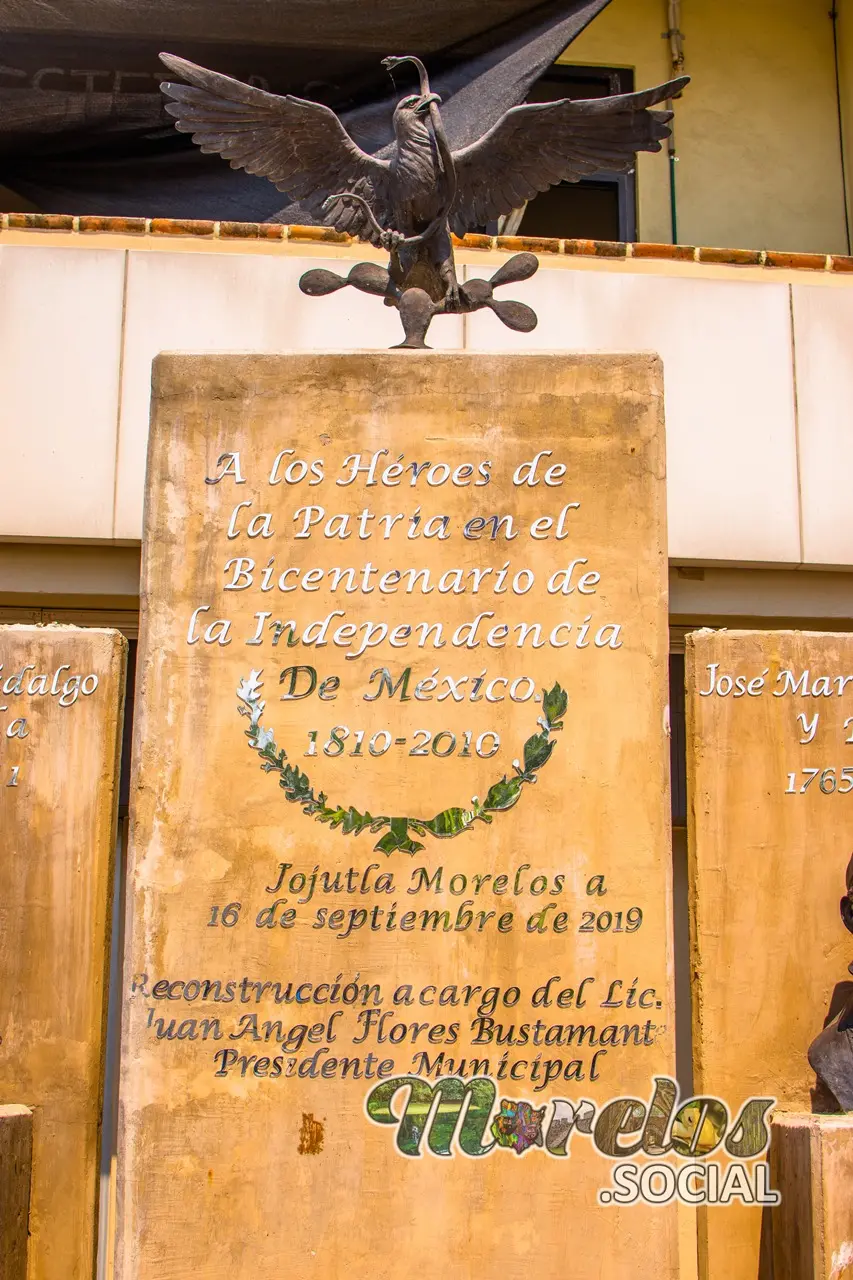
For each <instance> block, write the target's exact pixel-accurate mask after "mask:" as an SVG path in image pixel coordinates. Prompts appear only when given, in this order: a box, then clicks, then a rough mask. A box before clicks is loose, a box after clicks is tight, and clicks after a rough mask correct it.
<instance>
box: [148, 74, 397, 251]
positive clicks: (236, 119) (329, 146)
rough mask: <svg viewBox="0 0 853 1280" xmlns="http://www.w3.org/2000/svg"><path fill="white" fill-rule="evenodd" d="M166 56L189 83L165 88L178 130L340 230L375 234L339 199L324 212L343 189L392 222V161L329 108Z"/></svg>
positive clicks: (353, 208) (380, 218) (371, 236)
mask: <svg viewBox="0 0 853 1280" xmlns="http://www.w3.org/2000/svg"><path fill="white" fill-rule="evenodd" d="M160 59H161V61H162V62H163V63H165V65H166V66H167V67H168V68H169V70H170V71H172V72H173V73H174V74H175V75H178V76H181V78H182V79H183V80H186V81H188V83H187V84H173V83H171V82H166V83H164V84H162V85H161V86H160V87H161V89H162V90H163V92H164V93H165V94H166V96H167V97H168V98H170V99H171V101H170V102H168V103H167V104H166V110H167V111H168V112H169V114H170V115H171V116H174V118H175V127H176V129H178V130H179V131H180V132H181V133H191V134H192V138H193V142H195V143H196V144H197V146H199V147H200V148H201V150H202V151H204V152H207V153H210V152H216V153H218V154H219V155H221V156H223V157H224V159H226V160H228V161H230V163H231V167H232V169H245V170H246V171H247V173H254V174H258V175H260V176H261V177H263V178H268V179H269V180H270V182H272V183H274V184H275V186H276V187H278V189H279V191H286V192H287V194H288V195H289V196H290V197H291V199H293V200H298V201H301V202H302V204H303V205H305V206H306V208H308V209H309V210H310V211H311V213H312V214H315V215H316V216H317V217H318V220H321V221H324V222H327V223H329V224H330V225H332V226H334V227H336V228H337V230H339V231H349V232H351V233H352V234H353V235H360V236H362V237H363V238H364V239H375V232H374V231H373V230H372V228H371V227H370V224H369V223H368V221H367V219H366V217H365V215H364V212H363V210H361V209H359V208H358V207H357V206H355V205H353V206H350V205H349V204H347V203H345V202H343V201H338V203H337V204H336V205H335V206H333V208H332V209H331V210H330V211H329V212H328V213H327V214H325V215H324V216H323V215H322V209H323V202H324V201H325V200H326V199H327V198H328V196H330V195H333V194H335V193H336V192H338V191H352V192H355V193H357V194H358V195H361V196H362V197H364V199H366V200H367V202H368V204H369V205H370V207H371V208H372V209H373V212H374V214H375V216H376V218H377V219H378V221H379V222H380V223H381V225H382V226H390V225H391V224H392V221H393V215H392V209H393V200H392V178H391V167H390V164H389V162H388V161H387V160H380V159H377V158H376V157H375V156H370V155H368V154H367V153H366V152H365V151H362V150H361V148H360V147H359V146H357V145H356V143H355V142H353V140H352V138H351V137H350V136H349V134H348V133H347V131H346V129H345V128H344V126H343V125H342V124H341V122H340V120H339V119H338V117H337V116H336V115H335V113H334V111H332V110H330V109H329V107H325V106H323V105H322V104H321V103H319V102H309V101H307V100H306V99H304V98H294V97H292V96H290V95H288V96H287V97H280V96H279V95H278V94H274V93H266V92H265V91H264V90H263V89H256V88H254V87H253V86H252V85H247V84H242V83H241V82H240V81H239V80H232V79H231V77H230V76H223V75H220V74H219V73H218V72H216V71H208V70H207V69H206V68H205V67H198V66H196V65H195V63H193V62H187V61H186V60H185V59H184V58H176V57H175V56H174V55H173V54H169V53H161V55H160Z"/></svg>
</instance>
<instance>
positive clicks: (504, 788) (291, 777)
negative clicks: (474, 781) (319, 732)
mask: <svg viewBox="0 0 853 1280" xmlns="http://www.w3.org/2000/svg"><path fill="white" fill-rule="evenodd" d="M262 674H263V673H262V672H261V671H252V672H251V673H250V675H249V676H248V677H247V679H245V680H241V681H240V684H239V686H238V688H237V698H238V702H239V705H238V707H237V710H238V712H239V714H240V715H241V716H246V717H248V719H249V728H248V729H247V730H246V731H245V734H246V737H247V738H248V741H249V746H250V747H251V749H252V750H253V751H257V753H258V755H259V757H260V760H261V768H262V769H263V771H264V772H265V773H277V774H278V775H279V785H280V787H281V788H282V790H283V791H284V795H285V799H286V800H288V801H290V802H291V803H292V804H298V805H300V807H301V808H302V812H303V813H304V814H305V815H306V816H307V817H313V818H315V819H316V820H317V821H318V822H323V823H325V824H326V825H327V826H328V827H329V828H330V829H331V830H333V831H340V832H341V834H342V835H345V836H350V835H354V836H359V835H361V833H362V832H363V831H370V832H372V833H373V834H374V835H378V834H379V832H382V831H384V832H385V834H384V835H382V836H381V837H380V839H379V840H378V841H377V842H376V844H375V845H374V848H375V850H376V852H377V853H384V854H388V855H390V854H392V853H407V854H409V855H410V856H412V855H413V854H416V853H419V852H420V851H421V850H422V849H423V848H424V845H422V844H421V843H420V842H419V841H417V840H413V839H412V836H411V834H410V833H411V832H414V833H415V834H416V835H419V836H423V835H426V834H427V833H428V834H430V835H432V836H435V837H436V838H437V839H439V840H451V839H453V838H455V837H456V836H458V835H461V834H462V832H463V831H469V830H470V829H471V827H473V825H474V823H475V822H484V823H491V822H492V820H493V819H492V816H491V815H492V814H493V813H504V812H506V811H507V810H508V809H512V808H513V806H514V805H516V804H518V801H519V800H520V799H521V795H522V791H523V789H524V787H525V785H527V784H529V783H531V782H535V781H536V774H537V771H538V770H539V769H541V768H542V767H543V765H545V764H547V763H548V761H549V760H550V759H551V755H552V754H553V751H554V747H555V746H556V743H555V742H554V740H553V738H552V737H551V735H552V734H553V733H555V732H557V731H559V730H560V729H562V728H563V717H564V716H565V714H566V711H567V709H568V705H569V699H568V695H567V693H566V692H565V690H564V689H563V688H561V686H560V684H559V683H557V684H555V685H554V687H553V688H552V689H550V690H547V691H545V690H543V695H542V708H543V716H542V718H541V719H540V720H539V724H540V725H541V731H540V732H539V733H536V734H534V735H533V736H532V737H530V738H528V739H527V741H526V742H525V744H524V752H523V755H524V769H523V770H522V769H521V768H519V766H518V761H516V762H515V764H516V774H515V776H514V777H512V778H508V777H506V775H504V777H503V778H501V779H500V781H498V782H495V783H493V784H492V786H491V787H490V788H489V790H488V792H487V794H486V798H485V800H484V801H483V803H482V804H480V803H479V801H478V800H477V798H476V796H475V797H474V800H473V801H472V804H473V808H471V809H465V808H462V807H461V806H459V807H451V808H447V809H443V810H442V811H441V812H440V813H437V814H436V815H435V817H433V818H420V817H407V818H392V817H386V816H385V815H383V814H377V815H376V816H374V815H373V814H371V813H369V812H368V811H367V810H365V812H364V813H361V812H360V811H359V810H358V809H356V808H355V807H354V806H353V805H349V806H344V805H334V804H333V805H330V804H327V803H326V796H325V795H324V793H323V792H322V791H321V792H319V794H317V795H315V793H314V790H313V788H312V786H311V782H310V779H309V777H308V775H307V774H306V773H303V772H302V770H301V769H299V767H298V766H297V765H292V764H288V763H287V753H286V752H285V751H284V750H282V749H281V748H280V747H278V745H277V744H276V742H275V735H274V733H273V731H272V729H267V728H262V727H261V718H262V716H263V712H264V709H265V706H266V703H265V702H264V701H263V700H262V698H261V689H262V688H263V683H262V681H261V678H260V677H261V675H262ZM386 828H387V830H386Z"/></svg>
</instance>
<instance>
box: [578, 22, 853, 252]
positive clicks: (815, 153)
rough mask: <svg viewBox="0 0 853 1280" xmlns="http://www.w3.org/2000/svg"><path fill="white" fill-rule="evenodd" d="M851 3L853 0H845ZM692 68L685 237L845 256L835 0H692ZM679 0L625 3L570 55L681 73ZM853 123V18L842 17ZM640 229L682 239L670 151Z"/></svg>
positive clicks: (652, 72) (654, 173)
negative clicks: (675, 217) (674, 58)
mask: <svg viewBox="0 0 853 1280" xmlns="http://www.w3.org/2000/svg"><path fill="white" fill-rule="evenodd" d="M840 4H841V7H842V9H843V10H849V9H850V8H851V7H853V0H840ZM681 8H682V17H681V28H682V31H683V32H684V35H685V56H686V70H687V72H688V73H689V74H690V75H691V76H692V77H693V83H692V84H691V86H690V88H689V89H688V91H687V93H686V94H685V96H684V98H683V100H682V101H681V102H680V103H679V105H678V113H677V140H678V151H679V157H680V159H679V164H678V170H677V183H678V214H679V240H680V241H681V242H682V243H684V244H717V245H730V246H737V247H738V248H755V249H783V250H792V251H805V252H809V251H811V252H817V253H846V252H847V240H846V234H845V226H844V201H843V189H842V180H841V158H840V148H839V139H838V119H837V103H836V96H835V75H834V64H833V51H832V23H831V21H830V19H829V16H828V9H829V5H828V4H825V3H823V2H822V0H746V2H745V0H682V6H681ZM667 25H668V22H667V5H666V0H612V4H611V5H610V7H609V9H608V10H606V11H605V12H604V13H603V14H602V15H601V17H600V18H599V19H597V21H596V22H595V23H593V25H592V26H591V27H590V28H589V29H588V30H587V31H586V32H585V33H584V35H582V36H581V37H580V39H579V40H577V41H576V42H575V44H574V45H572V47H571V50H570V51H569V54H568V56H567V58H566V61H570V62H572V63H586V64H598V65H609V66H629V67H633V68H634V69H635V72H636V82H637V87H638V88H643V87H646V86H648V85H651V84H656V83H658V82H660V81H662V80H665V79H666V78H667V77H668V75H669V73H670V60H669V45H668V42H667V41H666V40H665V39H663V38H662V34H663V32H665V31H666V29H667ZM842 27H843V28H845V39H846V46H847V48H846V52H847V57H848V59H849V66H850V69H851V75H850V76H849V78H848V82H847V83H848V86H849V88H848V95H847V96H848V109H849V113H850V118H851V128H853V16H851V15H850V14H849V13H847V14H846V21H845V16H844V15H842ZM638 186H639V238H640V239H642V240H660V241H669V240H670V239H671V234H670V209H669V167H668V160H667V157H666V155H665V154H662V155H660V156H652V157H642V158H641V160H640V164H639V169H638Z"/></svg>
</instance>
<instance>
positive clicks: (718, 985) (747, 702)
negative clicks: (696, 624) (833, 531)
mask: <svg viewBox="0 0 853 1280" xmlns="http://www.w3.org/2000/svg"><path fill="white" fill-rule="evenodd" d="M715 664H716V666H715ZM712 668H714V674H715V677H716V680H717V684H716V686H715V688H716V689H718V690H719V689H722V690H730V692H727V693H721V692H713V693H712V692H710V690H711V688H712V683H711V681H712V675H711V669H712ZM785 671H791V672H792V673H793V677H792V678H793V682H794V685H795V686H797V688H796V689H792V687H791V682H790V681H789V680H788V679H787V678H786V677H785V675H784V672H785ZM803 673H807V679H806V685H805V686H804V685H803V684H802V677H803ZM849 675H853V636H850V635H831V634H807V633H803V632H734V631H732V632H709V631H708V632H697V633H695V634H694V635H692V636H688V638H687V716H688V725H687V768H688V798H689V816H688V823H689V833H688V843H689V851H690V865H691V912H692V920H691V927H692V947H693V977H694V1005H693V1010H694V1067H695V1077H696V1091H697V1093H701V1094H708V1093H710V1094H712V1095H713V1096H715V1097H719V1098H723V1099H725V1101H726V1102H727V1104H728V1105H729V1107H730V1108H731V1109H736V1108H739V1107H740V1105H741V1103H742V1102H743V1101H744V1099H745V1098H747V1097H749V1096H758V1097H775V1098H777V1099H778V1103H779V1108H780V1110H786V1111H791V1110H803V1109H809V1108H810V1106H811V1090H812V1088H813V1086H814V1084H815V1077H814V1073H813V1072H812V1071H811V1069H810V1067H809V1064H808V1060H807V1057H806V1054H807V1052H808V1048H809V1045H810V1043H811V1041H812V1040H813V1039H814V1038H815V1036H816V1035H817V1034H818V1032H819V1031H820V1030H821V1028H822V1027H823V1023H824V1019H825V1017H826V1015H827V1012H828V1009H829V1005H830V1000H831V998H832V994H833V990H834V988H835V986H836V984H838V983H842V982H844V981H845V980H849V979H848V974H847V966H848V964H849V963H850V960H851V959H853V947H851V938H850V935H849V934H847V933H846V932H845V930H844V926H843V924H842V922H841V919H840V916H839V910H838V903H839V900H840V898H841V896H842V893H843V891H844V875H845V870H846V867H847V863H848V861H849V858H850V850H851V814H853V746H851V744H850V742H849V739H850V738H851V736H853V734H851V730H853V720H851V717H853V680H851V681H848V682H847V683H846V684H845V685H844V687H843V689H842V691H841V692H840V693H839V683H838V682H839V678H840V679H841V681H842V682H843V681H844V678H845V677H846V676H849ZM739 679H740V680H741V681H742V684H741V686H740V687H739V686H738V680H739ZM729 680H731V681H732V684H731V685H729ZM720 681H722V685H721V684H720V683H719V682H720ZM750 682H753V683H752V688H751V691H750ZM806 687H807V688H808V693H807V694H806V693H804V692H801V690H803V689H804V688H806ZM827 691H828V692H827ZM706 694H707V695H708V696H705V695H706ZM777 695H778V696H777ZM815 716H817V720H815V719H814V717H815ZM812 729H813V733H812ZM806 738H811V740H810V741H808V742H807V741H804V739H806ZM845 768H847V769H848V771H849V773H848V775H847V777H846V778H845V775H844V774H843V773H842V770H844V769H845ZM813 770H815V771H817V772H816V773H815V774H812V772H811V771H813ZM792 774H793V782H792V779H791V775H792ZM809 779H811V781H809ZM792 788H793V789H792ZM803 788H805V790H803ZM761 1224H762V1210H761V1208H759V1207H754V1208H753V1207H748V1208H744V1207H719V1208H711V1209H707V1210H700V1275H701V1276H702V1277H704V1278H705V1280H755V1277H756V1276H757V1275H758V1266H759V1256H760V1246H761Z"/></svg>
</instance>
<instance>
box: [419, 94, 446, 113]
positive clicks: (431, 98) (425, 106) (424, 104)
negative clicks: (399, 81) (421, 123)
mask: <svg viewBox="0 0 853 1280" xmlns="http://www.w3.org/2000/svg"><path fill="white" fill-rule="evenodd" d="M433 102H434V103H436V105H437V106H441V98H440V97H439V95H438V94H437V93H425V94H424V96H423V97H422V98H421V100H420V102H419V103H418V105H417V106H416V107H415V115H416V116H425V115H426V114H427V112H428V111H429V109H430V106H431V105H432V103H433Z"/></svg>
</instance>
